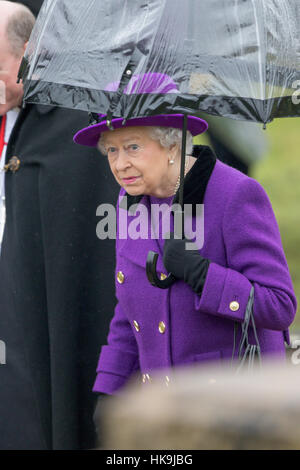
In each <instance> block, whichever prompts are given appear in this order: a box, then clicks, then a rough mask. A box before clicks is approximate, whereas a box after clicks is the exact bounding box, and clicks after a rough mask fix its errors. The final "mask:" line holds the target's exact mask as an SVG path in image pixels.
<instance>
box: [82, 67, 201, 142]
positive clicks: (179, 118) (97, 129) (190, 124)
mask: <svg viewBox="0 0 300 470" xmlns="http://www.w3.org/2000/svg"><path fill="white" fill-rule="evenodd" d="M118 86H119V83H118V82H114V83H110V84H109V85H108V86H107V88H106V90H107V91H116V90H117V89H118ZM124 93H125V94H128V95H130V94H133V93H139V94H142V93H160V94H163V93H178V89H177V86H176V84H175V82H174V81H173V80H172V79H171V78H170V77H168V75H165V74H161V73H146V74H143V75H133V76H132V78H131V80H130V82H129V83H128V85H127V86H126V88H125V89H124ZM98 116H99V119H100V120H101V122H99V123H98V124H94V125H92V126H89V127H85V128H84V129H81V130H80V131H78V132H77V133H76V134H75V136H74V142H76V143H77V144H80V145H85V146H88V147H97V144H98V141H99V139H100V136H101V134H102V132H106V131H109V130H110V129H109V127H108V126H107V121H106V120H105V116H106V115H105V114H98ZM123 121H124V118H121V117H120V118H116V119H112V121H111V125H112V127H113V129H119V128H120V127H133V126H162V127H174V128H176V129H182V127H183V114H160V115H155V116H144V117H136V118H132V119H128V120H127V121H126V122H125V124H123ZM207 128H208V124H207V122H206V121H204V120H203V119H200V118H198V117H195V116H188V118H187V130H188V131H190V133H191V134H192V136H195V135H198V134H202V133H203V132H205V131H206V130H207Z"/></svg>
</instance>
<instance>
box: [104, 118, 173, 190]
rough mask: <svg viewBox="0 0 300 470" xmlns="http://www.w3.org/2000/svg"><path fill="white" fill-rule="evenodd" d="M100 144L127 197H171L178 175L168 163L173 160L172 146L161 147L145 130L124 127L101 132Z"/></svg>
mask: <svg viewBox="0 0 300 470" xmlns="http://www.w3.org/2000/svg"><path fill="white" fill-rule="evenodd" d="M101 144H102V147H104V148H105V152H106V154H107V157H108V161H109V165H110V169H111V171H112V173H113V175H114V177H115V179H116V180H117V182H118V183H119V185H120V186H122V187H123V188H124V189H125V191H126V192H127V193H128V194H130V195H131V196H138V195H141V194H145V195H151V196H156V197H168V196H171V195H172V194H173V190H174V185H175V184H176V181H177V176H178V175H177V173H176V169H175V168H174V167H175V165H170V164H169V160H170V159H171V158H172V157H173V159H174V157H175V154H176V148H175V146H174V147H173V148H170V149H169V148H165V147H162V146H161V145H160V143H159V142H157V141H156V140H153V139H152V138H151V137H150V134H149V128H147V127H123V128H121V129H116V130H114V131H107V132H104V133H103V134H102V139H101ZM176 166H177V165H176ZM177 171H178V170H177ZM174 179H175V181H174Z"/></svg>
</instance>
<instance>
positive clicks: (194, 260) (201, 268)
mask: <svg viewBox="0 0 300 470" xmlns="http://www.w3.org/2000/svg"><path fill="white" fill-rule="evenodd" d="M186 243H191V240H188V239H186V238H184V239H183V240H181V239H175V238H174V233H171V234H170V239H166V240H165V246H164V255H163V263H164V266H165V268H166V269H167V271H168V272H170V273H172V274H173V275H174V276H175V277H176V278H177V279H182V280H183V281H184V282H186V283H187V284H188V285H189V286H191V288H192V289H193V291H194V292H196V294H199V295H201V293H202V289H203V286H204V283H205V279H206V275H207V271H208V267H209V263H210V261H209V260H208V259H206V258H203V257H202V256H201V255H200V253H199V251H198V249H195V250H186V246H185V245H186Z"/></svg>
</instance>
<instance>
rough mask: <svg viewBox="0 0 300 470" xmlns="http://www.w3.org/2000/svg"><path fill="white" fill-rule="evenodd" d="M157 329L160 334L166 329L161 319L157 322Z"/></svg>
mask: <svg viewBox="0 0 300 470" xmlns="http://www.w3.org/2000/svg"><path fill="white" fill-rule="evenodd" d="M158 329H159V332H160V333H161V334H163V333H164V332H165V331H166V325H165V323H164V322H163V321H161V322H159V325H158Z"/></svg>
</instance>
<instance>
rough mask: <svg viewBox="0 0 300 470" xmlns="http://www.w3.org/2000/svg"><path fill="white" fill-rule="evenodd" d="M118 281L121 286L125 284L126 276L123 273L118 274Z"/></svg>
mask: <svg viewBox="0 0 300 470" xmlns="http://www.w3.org/2000/svg"><path fill="white" fill-rule="evenodd" d="M117 279H118V283H119V284H123V282H124V281H125V276H124V274H123V273H122V271H119V272H118V274H117Z"/></svg>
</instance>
